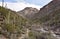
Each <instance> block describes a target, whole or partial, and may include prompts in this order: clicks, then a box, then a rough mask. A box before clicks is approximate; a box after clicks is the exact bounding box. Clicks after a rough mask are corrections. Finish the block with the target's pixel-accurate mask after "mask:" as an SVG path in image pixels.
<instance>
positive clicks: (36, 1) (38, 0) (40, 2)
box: [0, 0, 52, 11]
mask: <svg viewBox="0 0 60 39" xmlns="http://www.w3.org/2000/svg"><path fill="white" fill-rule="evenodd" d="M1 1H2V0H0V2H1ZM4 1H5V2H7V3H8V6H11V5H14V4H16V5H18V6H19V5H22V4H23V5H26V6H25V7H29V6H30V4H31V6H30V7H32V6H36V7H37V8H38V7H43V6H44V5H46V4H48V3H49V2H50V1H52V0H4ZM10 3H11V4H10ZM9 4H10V5H9ZM0 5H1V3H0ZM28 5H29V6H28ZM14 7H15V6H14ZM25 7H24V8H25ZM10 8H11V7H10ZM22 8H23V6H22ZM34 8H35V7H34ZM20 10H22V9H20ZM15 11H16V10H15ZM17 11H18V10H17Z"/></svg>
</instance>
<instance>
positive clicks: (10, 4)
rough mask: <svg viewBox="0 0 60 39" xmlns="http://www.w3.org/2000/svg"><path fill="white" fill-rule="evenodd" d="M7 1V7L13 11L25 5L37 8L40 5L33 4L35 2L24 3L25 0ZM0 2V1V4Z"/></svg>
mask: <svg viewBox="0 0 60 39" xmlns="http://www.w3.org/2000/svg"><path fill="white" fill-rule="evenodd" d="M6 3H7V7H8V8H10V9H12V10H14V11H19V10H22V9H24V8H25V7H33V8H37V9H40V7H41V6H38V5H35V4H29V3H25V2H16V3H11V2H6ZM1 5H2V4H1V2H0V6H1Z"/></svg>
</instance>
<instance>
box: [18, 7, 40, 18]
mask: <svg viewBox="0 0 60 39" xmlns="http://www.w3.org/2000/svg"><path fill="white" fill-rule="evenodd" d="M38 11H39V10H38V9H36V8H32V7H26V8H24V9H23V10H21V11H18V13H20V14H21V15H22V16H25V17H26V18H29V19H31V18H33V16H34V15H35V14H36V13H37V12H38Z"/></svg>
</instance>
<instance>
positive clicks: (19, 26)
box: [0, 0, 60, 39]
mask: <svg viewBox="0 0 60 39" xmlns="http://www.w3.org/2000/svg"><path fill="white" fill-rule="evenodd" d="M32 18H33V19H32ZM6 38H7V39H60V0H53V1H51V2H50V3H48V4H47V5H45V6H44V7H42V8H41V9H40V10H37V9H36V8H32V7H26V8H25V9H23V10H21V11H18V12H17V13H16V12H15V11H12V10H10V9H7V8H4V7H0V39H6Z"/></svg>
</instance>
